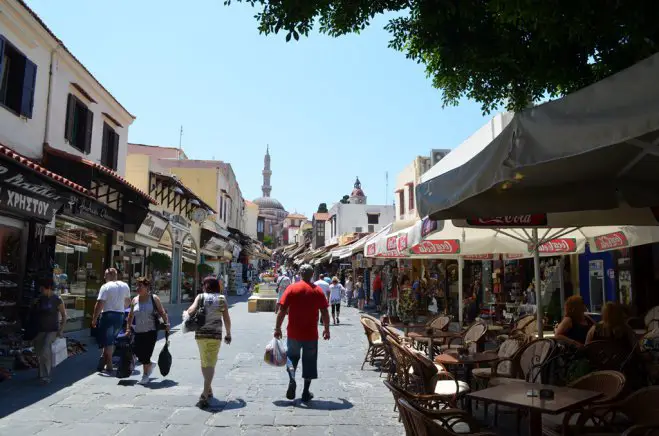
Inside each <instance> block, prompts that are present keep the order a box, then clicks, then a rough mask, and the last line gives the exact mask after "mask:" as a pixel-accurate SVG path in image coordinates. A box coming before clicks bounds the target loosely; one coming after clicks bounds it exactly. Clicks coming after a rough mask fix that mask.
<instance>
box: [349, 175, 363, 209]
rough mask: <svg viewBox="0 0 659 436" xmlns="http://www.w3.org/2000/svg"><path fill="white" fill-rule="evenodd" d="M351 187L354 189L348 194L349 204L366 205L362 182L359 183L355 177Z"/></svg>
mask: <svg viewBox="0 0 659 436" xmlns="http://www.w3.org/2000/svg"><path fill="white" fill-rule="evenodd" d="M353 186H354V189H353V190H352V193H351V194H350V198H349V200H348V202H349V203H350V204H366V194H364V191H362V182H360V181H359V177H357V180H355V184H354V185H353Z"/></svg>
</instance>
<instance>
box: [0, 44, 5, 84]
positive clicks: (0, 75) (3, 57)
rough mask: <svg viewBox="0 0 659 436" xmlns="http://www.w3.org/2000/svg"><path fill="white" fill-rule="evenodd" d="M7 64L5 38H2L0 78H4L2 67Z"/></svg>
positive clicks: (0, 45) (0, 46)
mask: <svg viewBox="0 0 659 436" xmlns="http://www.w3.org/2000/svg"><path fill="white" fill-rule="evenodd" d="M4 62H5V38H3V37H2V36H0V77H2V74H1V73H2V67H3V66H4V65H3V64H4Z"/></svg>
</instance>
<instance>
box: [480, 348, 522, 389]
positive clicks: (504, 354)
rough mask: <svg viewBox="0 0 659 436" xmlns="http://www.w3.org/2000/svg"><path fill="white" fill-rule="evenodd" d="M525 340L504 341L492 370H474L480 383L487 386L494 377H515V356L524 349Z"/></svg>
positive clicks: (492, 364)
mask: <svg viewBox="0 0 659 436" xmlns="http://www.w3.org/2000/svg"><path fill="white" fill-rule="evenodd" d="M525 343H526V339H525V338H520V337H511V338H509V339H506V340H505V341H503V343H502V344H501V345H499V348H498V349H497V357H498V358H499V359H498V360H497V361H495V362H492V363H491V364H490V366H491V367H490V368H474V369H473V370H472V372H471V373H472V375H473V376H474V378H475V379H477V380H478V381H484V382H485V385H487V382H488V381H489V380H490V378H492V377H513V359H514V356H515V355H516V354H517V353H518V352H519V351H520V350H521V349H522V348H523V346H524V344H525Z"/></svg>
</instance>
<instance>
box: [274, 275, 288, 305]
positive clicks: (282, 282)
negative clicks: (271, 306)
mask: <svg viewBox="0 0 659 436" xmlns="http://www.w3.org/2000/svg"><path fill="white" fill-rule="evenodd" d="M290 285H291V278H290V277H288V275H285V274H282V275H281V276H279V278H278V279H277V305H276V306H275V314H277V313H278V312H279V304H280V301H281V297H282V295H284V292H285V291H286V288H288V287H289V286H290Z"/></svg>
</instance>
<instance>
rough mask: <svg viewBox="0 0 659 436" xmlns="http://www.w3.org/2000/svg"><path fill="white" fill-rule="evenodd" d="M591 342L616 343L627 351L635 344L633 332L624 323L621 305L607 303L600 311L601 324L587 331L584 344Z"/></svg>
mask: <svg viewBox="0 0 659 436" xmlns="http://www.w3.org/2000/svg"><path fill="white" fill-rule="evenodd" d="M593 341H613V342H617V343H619V344H620V345H622V346H623V347H625V348H628V349H629V350H631V349H633V348H634V346H635V345H636V343H637V340H636V335H635V334H634V331H633V330H632V329H631V328H630V327H629V326H628V325H627V323H626V322H625V312H624V309H623V307H622V305H621V304H619V303H613V302H608V303H606V305H605V306H604V309H603V310H602V322H599V323H597V324H595V325H594V326H593V327H591V329H590V330H589V331H588V335H587V336H586V344H590V343H591V342H593Z"/></svg>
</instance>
